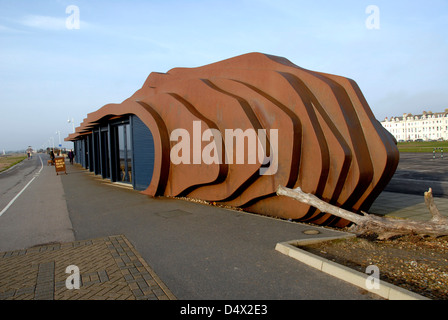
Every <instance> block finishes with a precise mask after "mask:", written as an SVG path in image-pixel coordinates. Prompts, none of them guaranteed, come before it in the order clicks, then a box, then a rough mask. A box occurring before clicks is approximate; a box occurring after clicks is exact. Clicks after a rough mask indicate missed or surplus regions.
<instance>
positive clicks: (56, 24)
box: [19, 15, 66, 30]
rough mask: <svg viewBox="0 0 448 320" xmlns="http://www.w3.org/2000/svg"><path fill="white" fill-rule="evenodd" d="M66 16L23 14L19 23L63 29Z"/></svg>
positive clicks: (33, 26)
mask: <svg viewBox="0 0 448 320" xmlns="http://www.w3.org/2000/svg"><path fill="white" fill-rule="evenodd" d="M65 20H66V18H62V17H61V18H56V17H49V16H38V15H27V16H24V17H23V18H22V19H21V20H19V23H21V24H22V25H24V26H27V27H31V28H38V29H44V30H63V29H65V28H66V27H65Z"/></svg>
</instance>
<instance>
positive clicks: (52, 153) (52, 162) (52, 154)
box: [50, 149, 54, 165]
mask: <svg viewBox="0 0 448 320" xmlns="http://www.w3.org/2000/svg"><path fill="white" fill-rule="evenodd" d="M50 158H51V165H54V152H53V149H51V151H50Z"/></svg>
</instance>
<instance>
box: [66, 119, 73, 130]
mask: <svg viewBox="0 0 448 320" xmlns="http://www.w3.org/2000/svg"><path fill="white" fill-rule="evenodd" d="M67 122H68V123H71V124H72V130H73V133H75V120H73V118H72V119H71V120H70V118H68V120H67Z"/></svg>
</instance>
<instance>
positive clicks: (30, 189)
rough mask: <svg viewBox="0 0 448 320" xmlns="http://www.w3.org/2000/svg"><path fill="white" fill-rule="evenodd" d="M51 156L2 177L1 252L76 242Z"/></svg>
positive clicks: (28, 162)
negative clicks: (55, 243) (50, 161)
mask: <svg viewBox="0 0 448 320" xmlns="http://www.w3.org/2000/svg"><path fill="white" fill-rule="evenodd" d="M48 159H49V156H48V155H45V154H38V155H34V156H33V158H32V159H30V160H27V159H25V160H24V161H22V162H21V163H20V164H18V165H16V166H14V167H13V168H11V169H10V170H8V171H5V172H3V173H1V174H0V251H10V250H16V249H23V248H28V247H30V246H33V245H37V244H45V243H50V242H58V241H73V240H74V234H73V230H72V225H71V221H70V218H69V214H68V211H67V205H66V202H65V197H64V192H63V188H62V184H61V179H60V176H57V175H56V173H55V170H54V167H51V166H47V165H46V163H47V160H48Z"/></svg>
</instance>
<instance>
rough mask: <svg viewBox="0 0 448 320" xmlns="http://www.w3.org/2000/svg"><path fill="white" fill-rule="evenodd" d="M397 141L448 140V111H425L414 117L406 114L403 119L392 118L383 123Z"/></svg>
mask: <svg viewBox="0 0 448 320" xmlns="http://www.w3.org/2000/svg"><path fill="white" fill-rule="evenodd" d="M381 124H382V125H383V127H384V128H386V129H387V131H389V132H390V133H391V134H392V135H393V136H394V137H395V139H397V141H416V140H419V141H420V140H423V141H429V140H448V109H445V111H444V112H436V113H432V112H431V111H428V112H426V111H423V113H422V114H419V115H413V114H411V113H405V114H403V116H402V117H391V118H390V119H388V118H387V117H386V119H384V121H381Z"/></svg>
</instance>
